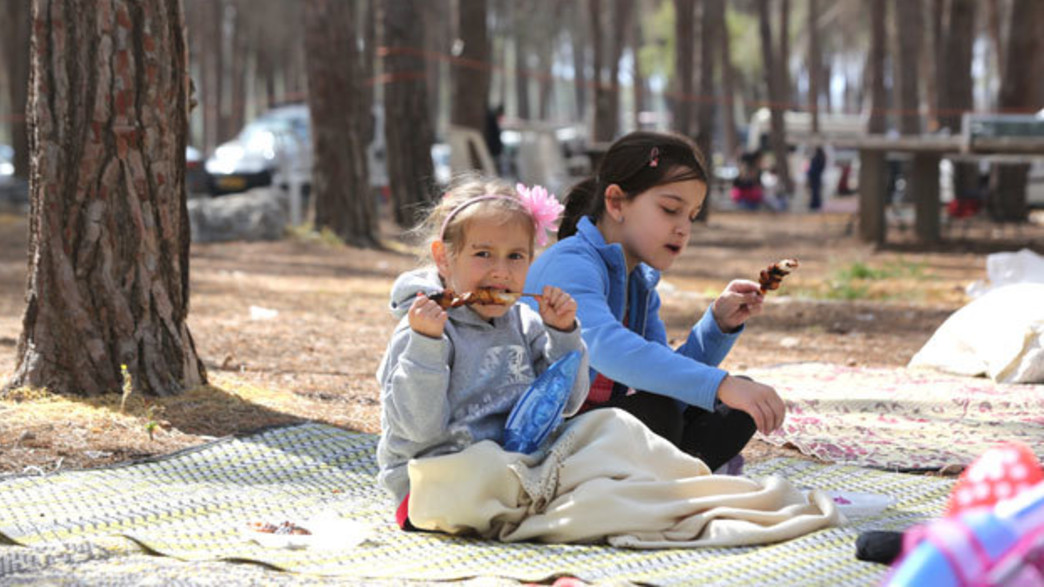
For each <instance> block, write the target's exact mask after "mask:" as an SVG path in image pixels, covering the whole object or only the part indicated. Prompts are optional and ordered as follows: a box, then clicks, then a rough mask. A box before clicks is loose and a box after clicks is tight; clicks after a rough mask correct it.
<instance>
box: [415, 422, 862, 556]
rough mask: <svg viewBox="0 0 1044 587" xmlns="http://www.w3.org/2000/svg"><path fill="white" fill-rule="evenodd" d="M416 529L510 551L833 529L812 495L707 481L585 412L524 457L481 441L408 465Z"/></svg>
mask: <svg viewBox="0 0 1044 587" xmlns="http://www.w3.org/2000/svg"><path fill="white" fill-rule="evenodd" d="M409 476H410V488H411V490H410V502H409V515H410V521H411V522H412V523H413V524H414V525H415V526H417V527H418V528H422V529H426V530H438V531H442V532H447V533H451V534H460V533H472V532H474V533H478V534H479V535H481V536H483V537H485V538H490V539H495V540H501V541H504V542H515V541H520V540H537V541H542V542H560V543H568V542H608V543H609V544H611V545H613V546H620V547H630V548H680V547H693V546H740V545H751V544H766V543H770V542H778V541H782V540H789V539H791V538H795V537H797V536H801V535H804V534H807V533H809V532H812V531H815V530H819V529H821V528H826V527H829V526H834V525H838V524H840V523H842V522H843V521H844V518H843V517H842V515H841V514H840V512H838V510H837V506H836V505H835V504H834V502H833V501H832V500H831V499H830V498H829V497H828V496H827V495H826V494H824V493H822V492H820V491H811V492H805V491H801V490H799V489H797V488H795V487H794V486H793V485H791V484H790V483H789V482H788V481H786V480H785V479H782V478H779V477H768V478H765V479H748V478H745V477H730V476H721V475H712V474H711V473H710V470H709V469H708V468H707V466H706V465H705V464H704V463H703V462H702V461H700V460H699V459H696V458H693V457H691V456H688V455H686V454H685V453H683V452H681V451H679V450H678V449H677V448H675V447H674V445H672V444H671V443H670V442H668V441H667V440H665V439H663V438H661V437H659V436H657V435H655V434H653V433H652V432H650V431H649V429H648V428H646V427H645V426H644V425H643V424H642V423H641V422H639V421H638V420H637V419H635V418H634V417H633V416H631V415H630V414H628V413H626V412H623V411H621V410H616V409H602V410H594V411H591V412H587V413H585V414H583V415H581V416H579V417H577V418H574V419H572V420H570V421H569V422H567V424H566V425H565V426H564V427H563V428H562V429H561V430H560V432H559V433H558V434H557V436H556V438H555V439H554V441H553V442H552V444H551V445H550V446H549V447H548V448H546V449H544V450H542V451H540V452H538V453H534V454H532V455H523V454H519V453H510V452H506V451H504V450H503V449H502V448H501V447H500V446H499V445H497V444H495V443H493V442H490V441H483V442H480V443H477V444H474V445H472V446H470V447H468V448H467V449H465V450H464V451H462V452H459V453H456V454H451V455H445V456H439V457H432V458H426V459H414V460H412V461H410V463H409Z"/></svg>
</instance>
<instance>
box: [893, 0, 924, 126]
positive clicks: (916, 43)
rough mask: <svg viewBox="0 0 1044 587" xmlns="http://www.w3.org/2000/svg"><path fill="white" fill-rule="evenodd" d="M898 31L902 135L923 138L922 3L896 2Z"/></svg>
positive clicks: (897, 0)
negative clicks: (921, 92) (921, 111)
mask: <svg viewBox="0 0 1044 587" xmlns="http://www.w3.org/2000/svg"><path fill="white" fill-rule="evenodd" d="M894 4H895V7H894V8H895V10H894V15H895V28H896V31H897V33H898V37H899V43H898V50H897V51H896V56H895V64H896V67H895V70H896V74H895V81H896V96H897V97H898V99H897V100H896V102H897V103H898V104H899V125H898V126H899V133H900V134H904V135H918V134H921V114H920V111H919V106H920V95H919V92H918V88H917V82H918V80H919V79H920V77H921V76H920V71H918V68H919V65H920V61H921V38H922V36H923V34H924V31H923V30H922V29H923V26H922V24H921V14H922V13H923V11H924V6H923V5H922V3H921V0H896V1H895V3H894Z"/></svg>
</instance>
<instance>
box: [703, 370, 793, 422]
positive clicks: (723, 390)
mask: <svg viewBox="0 0 1044 587" xmlns="http://www.w3.org/2000/svg"><path fill="white" fill-rule="evenodd" d="M718 399H720V400H721V401H722V403H724V404H725V405H727V406H729V407H730V408H733V409H736V410H743V411H744V412H747V413H748V414H750V417H751V418H753V419H754V423H755V424H756V425H757V427H758V432H761V433H762V434H768V433H770V432H772V431H773V430H775V429H777V428H779V427H780V426H782V425H783V418H784V416H786V412H787V407H786V405H785V404H784V403H783V400H782V399H781V398H780V397H779V394H778V393H776V390H775V389H772V388H771V387H769V386H768V385H765V384H763V383H758V382H757V381H751V380H749V379H743V378H742V377H733V376H732V375H726V376H725V379H723V380H722V381H721V385H719V386H718Z"/></svg>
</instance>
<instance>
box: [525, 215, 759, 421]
mask: <svg viewBox="0 0 1044 587" xmlns="http://www.w3.org/2000/svg"><path fill="white" fill-rule="evenodd" d="M659 280H660V273H659V271H657V270H655V269H653V268H652V267H649V266H648V265H646V264H644V263H639V264H638V266H637V267H635V268H634V270H633V271H632V272H631V275H630V279H628V276H627V263H626V262H625V260H624V253H623V247H622V246H621V245H620V244H619V243H613V244H606V242H605V239H604V238H603V237H602V233H601V232H599V231H598V228H597V227H596V226H595V225H594V224H593V223H592V222H591V220H590V219H589V218H587V217H584V218H582V219H581V220H580V222H579V224H578V225H577V233H576V234H575V235H574V236H572V237H570V238H566V239H563V240H561V241H559V242H557V243H555V244H554V245H553V246H551V247H550V248H549V249H547V250H546V251H544V252H543V253H542V254H540V255H539V256H538V257H537V259H536V261H535V262H534V263H533V264H532V265H531V266H530V268H529V274H528V275H527V276H526V286H525V291H535V292H539V291H541V290H543V287H544V286H545V285H554V286H557V287H560V288H562V289H563V290H565V291H567V292H569V294H570V295H571V296H573V298H574V299H576V303H577V307H578V309H577V318H578V319H579V320H580V324H581V329H582V333H581V334H582V336H583V339H584V342H585V343H587V352H588V358H589V360H590V365H591V370H592V373H591V380H592V381H594V377H595V372H598V373H601V374H602V375H605V376H606V377H608V378H609V379H612V380H613V381H616V382H619V383H621V384H623V385H625V386H627V387H633V388H634V389H638V390H642V391H649V392H652V393H657V394H661V395H665V396H668V397H672V398H674V399H677V400H679V401H681V402H683V403H685V404H689V405H694V406H697V407H700V408H703V409H705V410H711V409H713V407H714V403H715V399H716V398H717V394H718V386H719V385H720V384H721V381H722V379H724V378H725V376H726V375H728V373H727V372H725V371H724V370H722V369H719V368H718V367H717V365H718V364H719V363H721V361H722V360H723V359H724V358H725V355H727V354H728V353H729V351H730V350H731V349H732V345H733V344H734V343H735V342H736V339H737V338H738V337H739V334H740V331H741V330H742V328H741V329H740V330H738V331H736V332H734V333H730V334H726V333H724V332H722V331H721V329H720V328H719V327H718V323H717V322H716V321H715V320H714V316H713V315H712V314H711V309H710V308H707V311H706V312H705V313H704V314H703V316H702V317H701V318H700V320H699V322H697V323H696V324H695V325H694V326H693V327H692V330H691V331H690V332H689V336H688V339H687V340H686V341H685V344H683V345H682V346H680V347H678V349H677V350H672V349H671V348H670V346H668V344H667V329H666V328H665V326H664V324H663V320H661V319H660V296H659V294H658V293H656V284H657V283H658V282H659ZM628 284H630V292H629V293H628V295H627V296H625V295H624V291H625V288H627V287H628ZM625 297H626V299H627V300H629V301H630V304H629V305H630V307H629V311H628V325H627V326H624V325H623V322H622V321H623V316H624V300H625ZM526 303H530V304H532V303H533V302H531V301H529V300H527V302H526Z"/></svg>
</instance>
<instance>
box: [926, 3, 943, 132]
mask: <svg viewBox="0 0 1044 587" xmlns="http://www.w3.org/2000/svg"><path fill="white" fill-rule="evenodd" d="M930 2H931V4H930V6H929V11H928V37H929V39H930V42H931V50H930V51H929V52H928V55H929V59H930V61H931V71H930V74H929V75H928V76H927V79H926V83H925V87H924V93H925V102H926V103H927V104H928V124H927V128H926V130H928V131H930V132H935V131H936V130H938V129H939V126H940V125H941V124H942V122H941V121H940V120H939V105H940V103H941V102H942V98H940V97H939V94H940V92H941V91H942V90H943V88H945V87H946V83H945V82H946V68H945V67H943V48H944V47H945V46H946V29H945V27H944V25H943V23H944V22H945V16H946V14H945V13H946V8H947V3H946V0H930Z"/></svg>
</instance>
